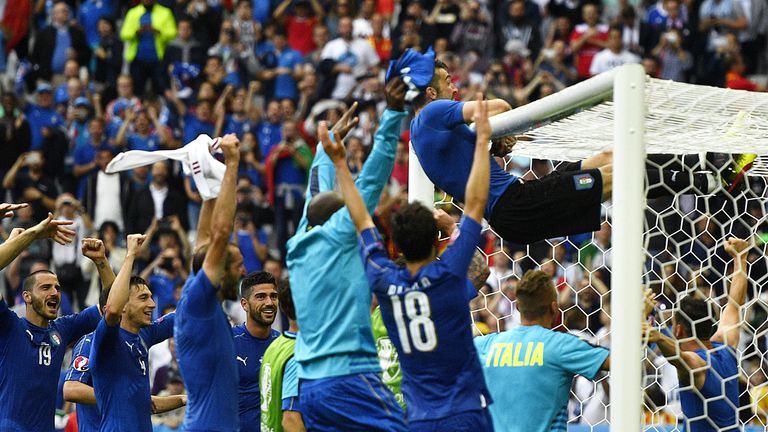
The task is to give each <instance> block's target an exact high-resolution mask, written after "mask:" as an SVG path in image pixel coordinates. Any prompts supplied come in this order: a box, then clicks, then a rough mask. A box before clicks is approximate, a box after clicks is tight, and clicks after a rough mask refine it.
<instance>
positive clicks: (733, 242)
mask: <svg viewBox="0 0 768 432" xmlns="http://www.w3.org/2000/svg"><path fill="white" fill-rule="evenodd" d="M723 247H724V248H725V251H726V252H727V253H728V255H730V256H732V257H733V258H741V257H742V256H743V254H744V252H745V251H746V250H747V249H749V242H748V241H746V240H743V239H740V238H736V237H730V238H729V239H728V240H726V241H725V244H723Z"/></svg>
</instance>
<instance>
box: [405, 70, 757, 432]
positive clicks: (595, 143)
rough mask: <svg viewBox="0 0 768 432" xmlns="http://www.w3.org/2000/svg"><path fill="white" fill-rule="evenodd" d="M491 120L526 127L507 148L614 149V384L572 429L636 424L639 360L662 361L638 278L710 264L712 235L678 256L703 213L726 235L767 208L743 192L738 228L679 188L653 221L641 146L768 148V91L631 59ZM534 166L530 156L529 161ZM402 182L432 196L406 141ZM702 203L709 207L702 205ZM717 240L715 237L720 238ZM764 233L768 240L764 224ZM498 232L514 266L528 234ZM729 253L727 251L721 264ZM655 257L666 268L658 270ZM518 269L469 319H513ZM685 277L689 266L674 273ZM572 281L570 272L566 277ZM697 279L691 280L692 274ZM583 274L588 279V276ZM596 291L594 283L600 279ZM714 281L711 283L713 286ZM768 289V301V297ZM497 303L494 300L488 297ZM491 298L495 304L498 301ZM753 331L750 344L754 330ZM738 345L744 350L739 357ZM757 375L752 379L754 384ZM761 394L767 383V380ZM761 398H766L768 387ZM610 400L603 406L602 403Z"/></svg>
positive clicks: (640, 409) (520, 151) (498, 127)
mask: <svg viewBox="0 0 768 432" xmlns="http://www.w3.org/2000/svg"><path fill="white" fill-rule="evenodd" d="M490 122H491V128H492V131H493V133H492V136H493V137H500V136H505V135H509V134H525V135H527V136H529V137H531V138H532V139H533V140H532V141H519V142H518V143H517V145H516V146H515V148H514V150H513V153H512V155H511V157H515V156H524V157H528V158H531V159H544V160H550V161H576V160H583V159H586V158H587V157H589V156H592V155H594V154H596V153H598V152H600V151H603V150H609V149H612V150H613V173H614V174H613V195H612V199H611V201H610V202H609V203H606V204H604V213H605V214H606V215H605V218H604V225H609V228H610V231H609V232H612V234H613V235H611V236H610V246H609V247H608V248H609V249H608V250H603V251H601V257H602V258H601V259H603V260H605V259H606V258H605V257H606V256H607V255H608V253H610V260H611V262H612V264H611V265H610V268H609V271H610V294H609V295H610V309H611V312H612V314H611V315H612V317H609V318H608V319H609V321H610V331H609V332H608V338H609V343H610V348H611V372H610V388H611V389H612V390H611V391H610V392H609V396H610V400H609V402H608V401H607V400H605V401H604V402H602V404H603V405H604V407H603V408H604V411H605V413H606V414H605V417H604V418H603V420H602V421H598V422H597V425H596V426H595V425H592V424H590V426H589V428H588V429H578V430H592V431H595V430H607V429H600V427H605V426H608V427H610V430H617V431H622V432H625V431H626V432H633V431H641V430H643V429H644V427H643V425H644V422H645V423H646V424H647V422H648V417H647V415H648V410H647V409H645V411H644V406H645V408H647V407H648V402H647V399H644V393H645V392H646V390H647V389H648V387H649V385H646V384H647V382H648V380H647V379H646V378H647V377H645V376H644V373H646V372H647V370H645V369H644V364H646V363H649V362H650V363H653V362H656V363H654V364H661V362H657V361H656V360H657V359H656V358H655V357H653V356H650V355H649V354H648V352H647V351H646V350H645V348H644V346H643V344H642V335H641V328H642V327H641V324H642V321H643V317H642V304H643V294H642V289H641V287H642V286H643V284H644V283H649V282H654V281H655V282H659V281H661V283H662V284H663V285H665V286H666V284H668V283H669V284H671V282H668V280H671V279H672V276H669V274H668V273H666V272H668V271H672V272H673V273H679V274H680V275H683V274H684V275H685V277H690V278H694V279H695V278H696V277H699V276H696V274H697V273H696V272H697V271H700V270H701V268H704V267H706V265H708V264H709V263H710V261H711V260H712V259H713V256H715V255H717V248H718V247H719V243H718V244H717V245H712V244H707V245H705V246H703V249H704V250H705V251H706V252H707V253H708V254H711V256H707V257H705V258H706V260H707V261H706V262H703V261H702V262H701V264H700V265H699V266H695V265H693V264H689V263H688V261H686V262H683V259H682V258H680V256H681V255H684V254H692V253H694V252H696V251H697V250H698V249H696V248H699V249H701V248H702V246H701V245H700V243H701V242H702V241H703V240H701V238H702V235H701V232H700V230H701V229H700V228H699V226H700V225H702V222H701V221H702V220H703V219H706V224H704V225H703V226H705V228H704V229H705V231H707V233H708V232H710V231H711V232H715V231H716V230H719V231H717V232H722V233H723V235H736V234H735V233H736V232H742V231H748V232H749V233H748V234H749V235H752V236H754V234H755V230H756V226H757V225H758V224H759V223H761V222H763V221H765V215H764V212H760V213H759V214H758V213H756V212H754V211H753V210H752V208H751V207H749V208H748V207H746V204H745V205H744V206H741V207H739V209H738V210H737V211H738V212H740V213H739V217H742V216H744V215H747V216H749V215H750V212H753V213H755V214H754V215H752V218H753V219H755V221H754V223H753V225H754V226H748V227H746V228H744V229H742V228H743V227H735V226H734V225H735V224H736V222H722V221H718V220H716V217H715V216H714V214H716V213H717V212H721V211H722V209H710V207H709V203H708V202H704V203H701V202H700V201H699V198H691V199H692V200H694V204H693V208H694V211H691V210H690V209H688V207H690V206H691V204H690V203H689V202H688V201H685V199H684V198H681V196H682V195H683V194H682V193H680V194H677V195H675V196H674V197H673V198H670V200H671V201H670V203H669V204H665V205H667V207H666V208H665V209H664V210H663V211H662V213H664V214H656V213H653V215H655V216H656V217H657V219H653V220H650V221H649V215H648V212H649V207H648V206H647V204H646V196H645V195H646V186H647V185H646V179H645V173H646V153H647V154H655V153H665V154H677V155H683V154H703V153H704V152H722V153H727V154H733V153H757V154H760V155H763V154H768V95H765V94H755V93H750V92H743V91H733V90H726V89H720V88H712V87H703V86H696V85H691V84H684V83H674V82H667V81H661V80H657V79H653V78H649V77H647V76H646V75H645V72H644V69H643V68H642V66H640V65H626V66H622V67H619V68H616V69H613V70H611V71H609V72H606V73H604V74H601V75H598V76H596V77H593V78H591V79H588V80H586V81H583V82H581V83H578V84H575V85H573V86H571V87H568V88H565V89H563V90H561V91H559V92H557V93H555V94H553V95H550V96H547V97H545V98H542V99H540V100H537V101H534V102H532V103H530V104H527V105H524V106H521V107H519V108H516V109H513V110H512V111H509V112H506V113H503V114H499V115H497V116H494V117H492V118H491V119H490ZM611 131H612V132H611ZM505 163H506V164H508V165H509V164H511V163H512V162H511V159H510V158H507V159H506V160H505ZM661 168H663V167H661V166H660V167H659V169H661ZM532 171H533V166H532V165H531V166H530V169H529V171H528V172H529V173H531V172H532ZM750 173H751V174H753V175H760V176H765V175H766V174H768V158H766V159H763V158H762V157H758V159H757V160H756V161H755V163H754V165H753V168H752V170H751V171H750ZM534 174H535V175H538V174H536V173H534ZM408 192H409V201H418V202H421V203H423V204H425V205H427V206H429V207H430V208H431V207H434V204H435V201H436V198H435V188H434V186H433V185H432V183H431V182H430V181H429V179H428V178H427V176H426V174H425V173H424V171H423V170H422V168H421V166H420V164H419V162H418V159H417V157H416V155H415V153H414V152H413V149H412V146H411V149H410V158H409V181H408ZM437 201H438V203H439V204H445V205H454V206H456V207H458V208H460V206H459V205H457V203H455V202H453V200H452V198H450V197H448V196H445V195H443V198H442V199H440V198H438V199H437ZM684 201H685V202H684ZM736 201H737V200H736V199H735V198H734V199H733V206H734V208H736V207H738V206H740V205H741V204H738V205H737V203H736ZM757 202H758V203H759V204H760V205H762V208H763V209H764V208H765V202H766V198H765V195H763V196H762V197H758V199H757ZM700 206H702V207H704V208H705V209H706V210H700V209H699V207H700ZM697 211H698V213H696V212H697ZM694 213H696V214H697V215H699V216H698V219H696V218H694V217H693V216H692V214H694ZM608 214H610V218H609V217H608ZM668 215H672V216H675V217H678V218H679V219H680V222H679V224H681V227H679V228H677V229H678V230H682V231H686V232H689V234H690V235H689V236H688V237H686V238H685V239H681V240H678V237H679V236H678V237H674V236H675V235H678V234H679V232H675V231H673V229H670V230H669V231H670V232H666V231H665V230H666V227H665V226H664V223H665V222H663V221H661V219H663V218H664V217H665V216H668ZM702 215H703V216H702ZM689 219H690V220H689ZM694 219H695V220H694ZM745 219H748V218H745ZM676 223H677V222H676ZM729 223H730V225H729ZM707 224H709V225H707ZM713 224H717V225H718V226H717V227H716V229H711V226H712V225H713ZM737 228H739V229H737ZM656 231H658V232H660V233H662V234H664V236H667V237H668V240H667V242H668V243H674V244H673V245H671V246H669V245H667V246H664V248H663V252H665V253H667V255H664V256H662V255H663V254H662V253H657V252H656V251H655V249H654V252H653V253H651V252H649V248H650V247H651V246H649V243H650V242H651V239H649V237H650V236H651V235H653V234H658V233H656ZM691 233H692V234H691ZM673 237H674V238H673ZM594 239H595V234H592V240H594ZM654 239H656V238H654ZM720 240H721V239H718V242H719V241H720ZM766 240H767V241H768V236H766ZM569 241H570V240H569V239H565V240H563V239H560V240H556V241H548V242H547V243H549V245H548V246H551V248H552V258H553V260H556V259H557V253H556V251H555V250H556V249H557V248H558V247H561V246H562V245H563V244H565V243H567V242H569ZM497 242H498V244H499V245H500V246H498V247H497V248H498V249H494V252H493V253H488V254H487V255H488V256H489V257H490V256H494V257H495V256H498V255H505V256H506V258H507V259H508V260H509V261H511V262H512V264H513V265H512V266H511V267H512V268H513V269H514V268H515V266H516V265H518V263H519V262H521V261H523V260H524V259H526V258H527V257H529V256H530V255H531V254H532V253H533V252H532V250H531V249H530V246H524V248H525V249H523V250H522V251H518V253H519V254H520V255H519V256H518V255H515V254H513V253H512V252H509V253H508V252H507V249H506V248H507V246H506V245H505V242H504V241H503V240H500V239H497ZM675 242H677V243H675ZM570 247H572V248H575V250H576V254H577V255H579V258H578V259H579V260H581V256H580V255H581V254H582V249H584V248H585V246H584V244H582V245H579V244H575V243H572V244H570ZM692 251H693V252H692ZM513 255H514V256H513ZM686 256H687V255H686ZM540 264H541V263H539V265H540ZM560 265H561V264H560ZM601 265H602V266H603V268H605V267H607V264H605V262H603V263H602V264H601ZM727 265H728V264H727V263H726V264H725V266H726V268H727ZM578 266H581V267H582V269H581V270H580V271H581V273H583V274H584V275H585V278H586V279H587V280H590V281H591V280H592V279H591V278H592V273H593V272H595V271H597V270H596V269H595V268H585V265H584V264H582V263H581V262H578V263H576V264H573V263H571V264H569V266H563V265H561V267H563V268H558V271H559V272H560V273H568V272H569V271H570V270H573V269H574V268H575V267H578ZM670 266H671V267H670ZM654 267H658V268H661V270H655V269H654ZM670 268H671V269H672V270H670ZM515 275H516V276H517V277H519V276H520V274H517V273H515V271H514V270H511V271H510V273H509V274H506V275H502V276H498V277H499V285H498V286H497V287H496V290H497V291H496V292H491V293H486V294H484V297H485V298H484V299H483V301H482V302H481V303H482V304H481V305H479V306H478V309H477V310H474V311H473V319H475V315H474V313H475V312H478V313H481V315H482V314H485V315H486V316H487V315H488V314H490V315H491V319H490V320H493V319H495V320H496V322H497V326H498V328H497V330H501V327H502V325H505V326H506V325H509V324H507V320H512V316H513V315H514V312H513V311H514V297H513V294H507V293H506V292H504V290H503V289H502V288H501V287H502V285H503V284H504V282H505V280H506V281H509V280H511V279H514V278H515ZM654 275H655V276H654ZM673 276H674V275H673ZM680 279H684V277H682V276H680ZM726 279H727V276H726V277H724V278H721V279H718V282H720V281H724V280H726ZM567 284H568V283H567V282H566V286H568V285H567ZM693 284H694V286H695V280H694V282H693ZM512 285H513V284H512ZM589 285H592V283H591V282H590V283H589ZM685 286H686V287H687V288H685V290H681V291H676V292H677V293H678V298H679V297H681V296H682V295H683V291H685V293H687V292H689V291H690V290H691V289H693V288H691V286H690V285H685ZM588 288H592V287H591V286H589V287H588ZM569 289H571V290H573V291H574V297H576V298H578V296H579V295H580V292H581V291H583V290H584V289H585V288H576V287H569ZM686 290H687V291H686ZM595 291H596V292H597V291H598V290H597V289H595ZM663 292H664V291H663V290H662V293H663ZM712 292H713V293H714V289H713V290H712ZM606 295H608V294H606V293H605V292H602V294H600V295H599V297H600V299H601V300H600V301H601V303H600V307H599V308H598V312H597V314H598V315H599V314H600V313H603V312H604V311H605V309H607V305H604V304H603V303H602V298H604V297H605V296H606ZM710 295H711V297H710V298H711V299H712V300H714V301H719V302H720V303H721V304H722V301H721V300H722V298H723V296H722V294H717V295H716V294H712V293H710ZM494 298H495V299H496V300H494ZM489 299H490V300H489ZM498 299H501V302H502V303H503V302H507V303H509V304H510V306H506V309H505V308H503V307H498V306H497V305H498V304H499V302H498V301H497V300H498ZM675 300H677V299H676V298H673V299H670V302H671V303H672V304H674V302H675ZM764 301H765V302H766V304H768V297H767V298H766V299H765V300H764ZM492 303H493V304H494V306H493V307H491V306H490V305H491V304H492ZM603 306H606V307H603ZM497 307H498V308H499V310H501V311H502V312H497V311H495V310H494V309H493V308H497ZM747 307H752V306H750V304H748V305H747V306H745V307H744V311H745V312H744V313H745V315H747V314H748V313H747ZM574 308H576V309H582V306H581V305H580V304H579V303H578V300H576V301H575V304H574V305H571V306H569V309H568V310H565V309H564V310H563V322H564V323H565V316H566V314H567V313H568V312H569V311H573V310H574ZM766 309H768V307H766ZM578 312H580V313H582V312H583V315H585V317H586V318H585V320H589V319H593V318H594V314H595V312H588V311H586V310H585V311H581V310H579V311H578ZM750 313H751V312H750ZM503 314H506V315H503ZM502 315H503V316H502ZM610 318H613V319H610ZM745 320H746V318H745ZM502 322H503V323H502ZM510 322H511V321H510ZM584 327H585V329H584V330H587V329H586V327H587V324H584ZM568 330H573V329H568ZM579 330H581V329H579ZM759 332H760V331H759V330H757V329H755V330H754V332H753V334H754V335H755V336H756V337H757V335H758V333H759ZM764 332H765V331H764ZM760 334H763V333H760ZM603 337H605V334H604V335H603ZM750 343H752V342H750ZM754 343H755V344H757V342H754ZM749 355H750V356H751V355H752V354H749ZM742 356H743V354H742V353H741V352H740V354H739V360H740V361H741V360H742ZM744 358H746V357H744ZM659 367H660V368H661V366H659ZM741 367H742V365H741V363H740V368H741ZM646 368H647V364H646ZM766 369H768V368H766ZM741 372H742V374H744V375H746V376H748V378H749V377H752V376H753V375H752V374H753V372H754V371H749V372H748V371H745V370H743V369H742V371H741ZM654 380H656V381H654V384H659V387H660V388H664V390H665V391H666V392H667V393H668V394H667V399H666V400H667V402H666V404H667V405H668V406H669V407H672V406H673V405H674V406H677V408H669V409H668V414H669V413H671V412H673V411H674V414H672V416H673V417H674V416H677V418H678V420H679V419H680V414H679V405H675V404H676V401H674V400H673V399H674V397H675V396H676V392H677V390H674V391H673V390H672V388H669V387H668V385H667V384H664V383H661V384H660V383H659V382H658V380H659V378H654ZM765 382H766V383H768V373H766V377H765ZM665 385H666V386H667V387H665ZM750 385H751V384H750ZM759 385H760V384H756V386H757V387H759ZM597 387H598V384H595V392H594V393H597ZM766 389H768V386H766ZM750 391H751V390H750ZM606 393H608V392H607V391H606ZM766 394H767V395H768V390H767V391H766ZM589 397H593V396H592V395H591V396H589ZM607 397H608V396H606V398H607ZM646 397H647V395H646ZM766 402H768V396H767V397H766ZM580 403H581V404H582V406H581V407H579V413H580V414H579V415H582V416H583V415H584V411H586V410H587V408H586V402H585V401H583V400H582V401H580ZM598 405H599V404H598ZM662 408H665V407H662ZM738 409H743V407H741V408H738ZM608 412H610V415H608V414H607V413H608ZM660 412H661V409H657V412H656V413H657V414H658V413H660ZM766 414H767V415H766V419H767V420H766V422H768V413H766ZM681 424H682V423H681ZM601 425H602V426H601ZM660 430H667V429H660ZM668 430H673V429H668ZM674 430H683V429H674Z"/></svg>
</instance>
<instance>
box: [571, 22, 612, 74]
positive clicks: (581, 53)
mask: <svg viewBox="0 0 768 432" xmlns="http://www.w3.org/2000/svg"><path fill="white" fill-rule="evenodd" d="M596 28H597V34H596V35H595V36H592V38H591V39H590V40H588V41H587V42H585V43H584V45H582V46H581V49H580V50H578V51H574V53H573V55H574V59H575V62H576V70H577V71H578V72H579V77H581V78H589V77H590V74H589V66H591V65H592V58H594V57H595V54H597V53H599V52H600V51H602V49H603V48H601V47H600V46H598V45H595V44H593V43H591V42H590V41H591V40H594V39H597V40H600V41H603V42H605V41H607V40H608V26H607V25H605V24H598V25H597V27H596ZM588 30H589V26H588V25H586V24H579V25H577V26H576V27H574V29H573V31H572V32H571V46H573V44H574V42H576V41H577V40H579V39H581V37H582V36H583V35H584V34H585V33H586V32H587V31H588Z"/></svg>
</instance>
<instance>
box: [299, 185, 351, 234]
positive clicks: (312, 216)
mask: <svg viewBox="0 0 768 432" xmlns="http://www.w3.org/2000/svg"><path fill="white" fill-rule="evenodd" d="M342 207H344V200H343V199H342V198H341V197H340V196H339V194H338V193H336V192H331V191H328V192H320V193H319V194H317V195H315V196H313V197H312V199H311V200H310V201H309V206H307V224H308V225H309V226H310V227H313V226H318V225H322V224H324V223H325V222H327V221H328V219H330V218H331V216H333V214H334V213H336V212H337V211H339V209H340V208H342Z"/></svg>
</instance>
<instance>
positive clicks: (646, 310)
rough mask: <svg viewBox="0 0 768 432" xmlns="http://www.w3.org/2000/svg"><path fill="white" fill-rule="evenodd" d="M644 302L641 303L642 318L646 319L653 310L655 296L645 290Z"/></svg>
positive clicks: (648, 289) (650, 291) (649, 290)
mask: <svg viewBox="0 0 768 432" xmlns="http://www.w3.org/2000/svg"><path fill="white" fill-rule="evenodd" d="M643 297H644V299H645V301H644V302H643V318H645V317H647V316H648V315H650V314H651V313H652V312H653V308H655V307H656V303H657V302H656V294H655V293H654V292H653V290H652V289H650V288H646V289H645V291H644V292H643Z"/></svg>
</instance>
